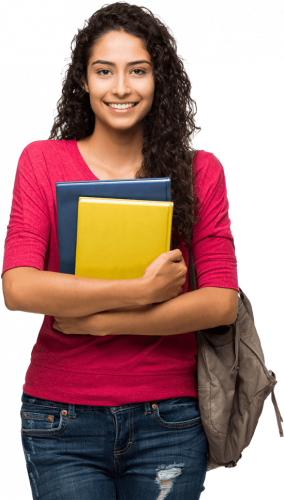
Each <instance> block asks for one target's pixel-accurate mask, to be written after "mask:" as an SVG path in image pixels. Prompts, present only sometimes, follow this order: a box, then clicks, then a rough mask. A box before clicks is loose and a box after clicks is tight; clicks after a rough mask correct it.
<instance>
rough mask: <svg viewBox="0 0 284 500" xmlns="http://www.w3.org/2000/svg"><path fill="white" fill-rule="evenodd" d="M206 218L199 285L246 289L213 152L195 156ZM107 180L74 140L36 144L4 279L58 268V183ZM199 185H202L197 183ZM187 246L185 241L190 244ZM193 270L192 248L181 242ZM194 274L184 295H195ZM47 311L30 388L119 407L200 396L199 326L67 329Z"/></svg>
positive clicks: (199, 236)
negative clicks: (153, 330) (25, 269)
mask: <svg viewBox="0 0 284 500" xmlns="http://www.w3.org/2000/svg"><path fill="white" fill-rule="evenodd" d="M195 168H196V170H197V177H196V185H197V187H198V192H197V195H198V197H199V200H200V205H199V208H198V209H197V211H198V212H199V213H200V220H199V222H197V224H196V226H195V231H194V232H193V240H192V253H193V259H194V263H195V269H196V282H197V288H202V287H208V286H210V287H223V288H233V289H234V290H238V279H237V260H236V255H235V246H234V240H233V236H232V233H231V229H230V219H229V214H228V209H229V204H228V199H227V190H226V181H225V175H224V169H223V166H222V165H221V163H220V161H219V160H218V159H217V158H216V157H215V156H214V155H213V154H212V153H208V152H206V151H203V150H200V151H198V153H197V154H196V156H195ZM86 180H87V181H88V180H92V181H93V180H98V178H97V177H96V176H95V175H94V174H93V172H92V171H91V170H90V168H89V167H88V165H87V164H86V162H85V161H84V159H83V157H82V155H81V153H80V151H79V149H78V146H77V142H76V140H75V139H73V140H42V141H34V142H32V143H30V144H28V146H26V147H25V148H24V150H23V152H22V153H21V156H20V158H19V161H18V166H17V170H16V175H15V183H14V189H13V200H12V208H11V214H10V220H9V224H8V226H7V236H6V239H5V247H4V261H3V268H2V274H1V278H2V276H3V273H4V272H5V271H7V270H8V269H11V268H14V267H19V266H30V267H35V268H37V269H39V270H41V271H43V270H45V271H53V272H59V251H58V228H57V209H56V189H55V184H56V182H67V181H86ZM195 189H196V188H195ZM182 241H183V243H185V242H184V239H183V240H182ZM180 249H181V251H182V254H183V258H184V261H185V263H186V265H187V267H188V260H189V253H188V248H187V246H186V244H182V245H181V248H180ZM188 278H189V276H188V272H187V279H186V282H185V283H184V285H183V293H187V292H189V291H190V283H189V279H188ZM53 321H54V318H53V316H47V315H45V316H44V319H43V323H42V326H41V328H40V331H39V334H38V337H37V340H36V343H35V345H34V347H33V349H32V353H31V361H30V365H29V367H28V370H27V372H26V377H25V383H24V385H23V391H24V392H26V393H27V394H30V395H31V396H35V397H39V398H43V399H49V400H53V401H61V402H66V403H73V404H85V405H104V406H119V405H123V404H127V403H133V402H144V401H151V400H154V399H167V398H173V397H182V396H191V397H195V398H197V397H198V392H197V387H196V382H195V376H194V374H195V371H196V368H197V366H196V358H195V356H196V355H197V345H196V340H195V335H194V332H185V333H183V334H179V335H167V336H148V335H111V336H105V337H97V336H93V335H65V334H64V333H62V332H58V331H57V330H55V329H54V328H53Z"/></svg>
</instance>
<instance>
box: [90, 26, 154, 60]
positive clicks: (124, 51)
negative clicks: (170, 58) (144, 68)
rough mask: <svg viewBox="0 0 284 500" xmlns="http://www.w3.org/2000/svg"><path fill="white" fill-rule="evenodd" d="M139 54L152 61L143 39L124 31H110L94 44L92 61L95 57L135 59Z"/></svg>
mask: <svg viewBox="0 0 284 500" xmlns="http://www.w3.org/2000/svg"><path fill="white" fill-rule="evenodd" d="M137 56H139V57H140V56H141V57H142V56H143V59H147V60H148V61H151V58H150V54H149V53H148V51H147V49H146V47H145V45H144V43H143V41H142V40H141V38H138V37H137V36H134V35H130V34H129V33H125V32H124V31H110V32H108V33H106V34H105V35H103V36H102V37H101V38H100V39H99V40H98V41H97V42H96V43H95V45H94V46H93V49H92V53H91V61H93V60H94V58H96V59H97V58H99V59H105V60H108V61H112V62H116V61H119V60H125V61H134V60H135V59H137Z"/></svg>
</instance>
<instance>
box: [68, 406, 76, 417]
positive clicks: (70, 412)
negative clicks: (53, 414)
mask: <svg viewBox="0 0 284 500" xmlns="http://www.w3.org/2000/svg"><path fill="white" fill-rule="evenodd" d="M68 417H70V418H76V413H75V405H68Z"/></svg>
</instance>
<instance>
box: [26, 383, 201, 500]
mask: <svg viewBox="0 0 284 500" xmlns="http://www.w3.org/2000/svg"><path fill="white" fill-rule="evenodd" d="M20 414H21V436H22V445H23V450H24V454H25V459H26V465H27V471H28V475H29V480H30V485H31V490H32V496H33V499H43V500H67V499H68V500H134V499H135V500H148V499H149V500H164V499H167V500H185V499H186V500H198V499H199V498H200V495H201V493H202V491H203V490H204V489H205V488H204V486H203V483H204V480H205V475H206V470H207V451H208V442H207V439H206V436H205V433H204V430H203V426H202V422H201V418H200V411H199V407H198V400H197V399H195V398H191V397H180V398H171V399H164V400H155V401H148V402H143V403H131V404H125V405H122V406H90V405H89V406H88V405H86V406H85V405H75V404H68V403H60V402H57V401H50V400H44V399H40V398H37V397H34V396H30V395H28V394H26V393H24V392H23V395H22V406H21V412H20Z"/></svg>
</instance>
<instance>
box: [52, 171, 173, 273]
mask: <svg viewBox="0 0 284 500" xmlns="http://www.w3.org/2000/svg"><path fill="white" fill-rule="evenodd" d="M170 200H171V179H170V178H169V177H163V178H150V179H120V180H108V181H99V180H98V181H76V182H57V183H56V201H57V222H58V244H59V266H60V272H62V273H67V274H76V275H78V276H86V277H90V278H103V279H132V278H139V277H142V276H143V274H144V272H145V270H146V268H147V267H148V266H149V265H150V264H151V262H153V260H155V259H156V258H157V257H158V256H159V255H160V254H161V253H164V252H167V251H169V250H170V249H171V248H172V244H171V232H172V220H173V207H174V204H173V202H171V201H170Z"/></svg>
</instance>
